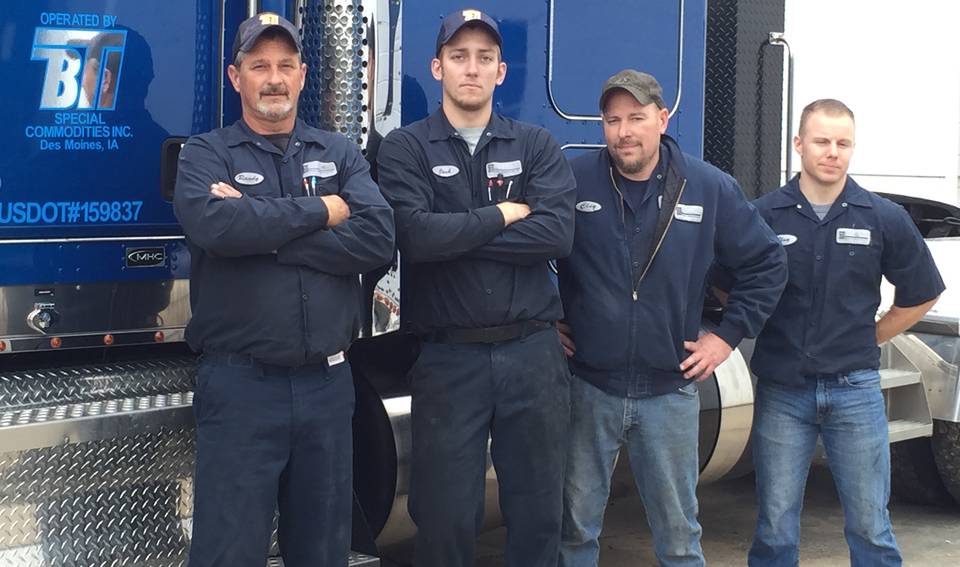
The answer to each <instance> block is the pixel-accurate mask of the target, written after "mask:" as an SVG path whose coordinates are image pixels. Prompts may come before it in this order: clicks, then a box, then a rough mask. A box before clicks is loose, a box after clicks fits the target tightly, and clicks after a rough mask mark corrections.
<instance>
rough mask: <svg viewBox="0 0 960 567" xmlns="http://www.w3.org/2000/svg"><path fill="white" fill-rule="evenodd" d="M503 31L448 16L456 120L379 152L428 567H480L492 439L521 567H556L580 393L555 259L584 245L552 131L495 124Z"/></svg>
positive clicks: (414, 128)
mask: <svg viewBox="0 0 960 567" xmlns="http://www.w3.org/2000/svg"><path fill="white" fill-rule="evenodd" d="M501 44H502V38H501V36H500V32H499V29H498V27H497V23H496V22H495V21H494V20H493V19H492V18H490V17H489V16H487V15H486V14H483V13H481V12H479V11H478V10H462V11H458V12H454V13H452V14H450V15H448V16H447V17H446V18H444V20H443V23H442V24H441V27H440V33H439V35H438V37H437V46H436V47H437V50H436V58H435V59H433V62H432V67H431V68H432V72H433V76H434V78H435V79H436V80H438V81H440V83H441V87H442V93H443V98H442V104H441V107H440V108H439V109H438V110H437V111H436V112H434V113H433V114H432V115H431V116H429V117H428V118H426V119H423V120H420V121H419V122H415V123H413V124H411V125H409V126H407V127H405V128H401V129H399V130H395V131H393V132H391V133H390V134H389V135H388V136H387V137H386V139H384V141H383V143H382V145H381V146H380V152H379V156H378V160H377V161H378V165H379V175H380V186H381V189H382V190H383V193H384V195H385V196H386V197H387V200H388V201H389V202H390V204H391V205H392V206H393V208H394V210H395V212H396V222H397V239H398V242H399V245H400V257H401V260H402V262H403V265H402V268H401V276H402V278H403V281H402V286H401V289H402V294H403V296H402V297H403V310H402V313H401V317H402V326H403V328H404V329H405V330H407V331H408V332H411V333H414V334H416V335H418V336H419V337H420V342H421V352H420V356H419V358H418V359H417V361H416V364H415V365H414V367H413V368H412V369H411V371H410V379H411V387H412V396H413V402H412V403H413V407H412V412H413V414H412V421H413V423H412V432H413V463H412V466H413V471H412V478H411V494H410V513H411V516H412V517H413V519H414V521H415V522H416V524H417V539H416V548H415V564H416V565H418V567H461V566H465V565H472V564H473V553H474V545H475V538H476V536H477V533H478V531H479V529H480V526H481V521H482V518H483V492H484V480H485V479H484V476H485V474H484V473H485V462H486V453H487V441H488V439H489V438H490V437H492V445H491V446H490V451H491V454H492V457H493V464H494V467H495V468H496V471H497V480H498V483H499V486H500V508H501V510H502V512H503V517H504V520H505V521H506V526H507V544H506V562H507V564H508V565H522V566H524V567H548V566H549V567H555V565H556V562H557V547H558V545H559V540H560V513H561V491H562V478H563V467H564V461H565V458H566V449H565V448H566V436H567V425H568V421H569V394H568V391H569V380H570V376H569V373H568V371H567V367H566V362H565V360H564V357H563V352H562V350H561V346H560V342H559V338H558V335H557V330H556V327H555V325H554V323H555V321H557V320H558V319H559V318H560V317H562V314H563V312H562V311H561V307H560V297H559V294H558V293H557V288H556V285H555V284H554V282H553V278H552V274H551V271H550V268H549V266H548V261H549V260H551V259H553V258H559V257H562V256H565V255H567V254H568V253H569V251H570V245H571V242H572V238H573V196H574V180H573V176H572V175H571V172H570V168H569V166H568V165H567V163H566V161H565V160H564V158H563V156H562V154H561V152H560V148H559V146H558V145H557V143H556V142H555V141H554V140H553V138H552V137H551V136H550V134H549V133H547V132H546V131H545V130H543V129H542V128H538V127H535V126H531V125H528V124H523V123H520V122H517V121H514V120H510V119H508V118H504V117H502V116H499V115H497V114H495V113H494V112H493V102H492V97H493V91H494V89H495V87H496V86H497V85H499V84H501V83H502V82H503V79H504V77H505V75H506V64H505V63H504V62H503V61H502V59H501V53H502V52H501V49H500V47H501Z"/></svg>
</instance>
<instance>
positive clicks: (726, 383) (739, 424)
mask: <svg viewBox="0 0 960 567" xmlns="http://www.w3.org/2000/svg"><path fill="white" fill-rule="evenodd" d="M714 376H715V377H716V379H717V389H718V390H719V393H720V430H719V432H718V433H717V443H716V445H714V447H713V453H711V455H710V460H709V461H707V464H706V465H705V466H704V467H703V470H702V471H700V482H702V483H705V482H712V481H715V480H720V479H721V478H723V476H724V475H726V474H727V473H728V472H730V471H731V470H732V469H733V467H734V465H736V464H737V463H738V462H739V461H740V458H741V457H742V456H743V453H744V451H745V450H746V448H747V443H748V442H749V440H750V429H751V428H752V427H753V381H752V380H751V378H750V370H749V368H748V367H747V362H746V361H745V360H744V358H743V354H741V353H740V350H739V349H737V350H734V351H733V352H732V353H731V354H730V357H729V358H727V360H725V361H724V363H723V364H721V365H720V366H718V367H717V369H716V371H714Z"/></svg>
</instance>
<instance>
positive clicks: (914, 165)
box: [784, 0, 960, 205]
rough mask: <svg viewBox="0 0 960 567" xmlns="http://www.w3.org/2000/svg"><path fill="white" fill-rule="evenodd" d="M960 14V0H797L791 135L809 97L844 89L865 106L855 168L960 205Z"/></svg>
mask: <svg viewBox="0 0 960 567" xmlns="http://www.w3.org/2000/svg"><path fill="white" fill-rule="evenodd" d="M958 21H960V2H958V1H957V0H913V1H911V2H903V1H900V0H896V1H894V0H787V2H786V25H785V30H784V31H785V35H786V38H787V41H789V42H790V46H791V48H792V49H793V54H794V119H793V120H794V124H793V128H794V132H792V133H791V134H790V138H791V140H792V136H793V134H795V133H796V128H797V126H798V125H799V120H800V111H801V109H802V108H803V107H804V106H805V105H806V104H807V103H809V102H811V101H813V100H815V99H818V98H837V99H840V100H842V101H843V102H845V103H846V104H847V105H848V106H850V108H851V109H852V110H853V112H854V114H855V115H856V119H857V149H856V152H855V153H854V158H853V162H852V164H851V167H850V172H851V174H852V175H854V176H855V177H856V178H857V179H858V180H859V181H860V182H861V183H862V184H863V185H864V187H866V188H868V189H871V190H873V191H879V192H889V193H900V194H904V195H911V196H916V197H924V198H928V199H934V200H938V201H944V202H947V203H951V204H954V205H960V34H958V33H957V22H958ZM784 84H786V82H785V83H784ZM784 101H786V97H784ZM791 147H792V143H791ZM791 151H792V150H791ZM799 167H800V160H799V158H798V157H797V156H796V155H794V159H793V165H792V169H793V170H794V172H796V171H797V170H798V169H799Z"/></svg>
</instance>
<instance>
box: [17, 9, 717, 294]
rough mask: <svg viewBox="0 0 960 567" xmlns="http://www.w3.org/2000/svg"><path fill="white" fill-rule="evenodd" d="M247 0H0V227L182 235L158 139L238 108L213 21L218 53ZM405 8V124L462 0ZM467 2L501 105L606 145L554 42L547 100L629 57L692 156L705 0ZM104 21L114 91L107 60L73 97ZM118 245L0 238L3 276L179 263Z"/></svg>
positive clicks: (183, 272) (428, 104) (559, 132)
mask: <svg viewBox="0 0 960 567" xmlns="http://www.w3.org/2000/svg"><path fill="white" fill-rule="evenodd" d="M246 4H247V3H246V2H245V1H229V2H226V3H225V7H223V8H221V2H218V1H214V0H193V1H184V2H173V3H171V2H161V1H144V2H136V3H132V2H131V3H117V2H112V1H106V0H73V1H71V0H61V1H56V2H55V1H48V2H24V3H14V4H13V5H12V6H6V7H5V16H4V20H5V25H4V27H3V29H2V30H0V45H2V46H5V47H4V48H3V49H2V50H0V72H2V73H3V76H5V77H8V78H9V77H13V78H15V80H16V84H17V85H18V86H19V87H20V93H19V95H18V96H14V97H8V98H7V100H5V107H6V110H7V113H6V117H5V120H4V121H2V122H0V139H3V140H4V143H5V150H6V151H4V152H3V154H2V155H0V240H5V239H20V238H54V237H57V238H61V237H100V236H112V237H115V236H122V237H123V236H129V237H130V238H131V239H135V238H136V237H138V236H144V235H166V234H171V235H172V234H177V233H179V228H178V227H177V225H176V221H175V218H174V217H173V214H172V208H171V206H170V204H169V203H166V202H164V201H163V200H162V199H161V198H160V193H159V183H158V178H159V154H160V151H159V150H160V144H161V143H162V141H163V140H164V139H166V138H167V137H169V136H189V135H190V134H193V133H197V132H202V131H206V130H209V129H210V128H213V127H215V126H217V125H218V124H219V123H220V121H221V116H220V111H221V110H222V121H223V122H224V123H231V122H233V121H234V120H236V119H237V118H238V117H239V98H238V96H237V94H236V93H235V92H234V91H233V88H232V87H231V86H230V84H229V82H228V81H226V80H224V83H223V89H222V91H218V90H217V85H218V79H219V78H220V77H221V76H222V75H223V74H224V61H223V60H222V59H221V55H220V49H221V44H220V41H221V40H220V37H219V30H220V29H221V25H220V22H221V18H222V21H223V29H224V30H225V32H224V37H223V45H224V46H225V56H226V58H229V57H230V46H231V45H232V42H233V34H234V32H235V30H236V27H237V25H238V24H239V23H240V21H242V20H243V19H244V18H245V17H246ZM288 6H289V3H287V2H283V1H282V0H275V1H273V2H272V3H271V4H270V5H269V6H268V7H270V8H273V9H275V10H277V11H283V12H284V13H286V14H287V15H288V16H292V13H290V8H289V7H288ZM402 6H403V7H402V9H403V38H402V44H403V63H402V65H403V93H402V116H403V122H404V123H409V122H410V121H413V120H416V119H419V118H422V117H424V116H426V115H427V114H428V113H429V112H431V111H433V110H434V109H435V108H436V107H437V105H438V104H439V99H440V88H439V84H438V83H437V82H436V81H435V80H434V79H433V78H432V76H431V75H430V71H429V64H430V60H431V59H432V57H433V55H434V48H435V41H436V32H437V27H438V25H439V23H440V20H441V18H442V17H443V16H444V15H445V14H446V13H447V12H448V11H449V10H451V9H452V8H453V7H455V6H456V7H459V5H456V4H454V3H451V2H449V0H417V1H413V0H409V1H407V2H403V4H402ZM681 6H682V18H681ZM476 7H478V8H480V9H482V10H485V11H487V12H488V13H490V14H491V15H493V16H494V17H495V18H497V19H498V21H499V22H500V26H501V30H502V32H503V35H504V40H505V45H504V60H505V61H506V62H507V64H508V71H507V79H506V82H505V83H504V85H502V86H501V87H500V88H498V89H497V91H496V94H495V96H494V102H495V105H496V109H497V111H498V112H501V113H503V114H505V115H507V116H511V117H515V118H518V119H520V120H524V121H528V122H532V123H536V124H541V125H543V126H545V127H547V128H548V129H550V130H551V131H552V132H553V133H554V135H555V136H556V137H557V139H558V140H559V141H560V142H561V143H562V144H597V143H602V141H603V139H602V132H601V129H600V125H599V123H598V122H596V121H579V120H568V119H566V118H564V117H563V116H561V114H559V113H558V111H557V109H556V108H555V106H554V104H553V103H551V100H550V96H549V92H548V81H547V77H548V56H549V55H550V53H551V49H552V53H553V55H554V59H555V61H554V72H555V73H554V77H553V79H554V80H553V86H554V95H555V102H556V104H557V105H558V106H559V107H560V108H561V109H562V110H563V111H564V112H568V113H575V114H595V101H596V96H597V93H598V92H599V88H600V85H601V83H602V81H603V79H604V78H605V77H607V76H608V75H610V74H612V73H614V72H616V71H617V70H619V69H621V68H623V67H628V66H629V67H635V68H639V69H642V70H647V71H650V72H652V73H654V74H656V75H657V76H658V77H659V78H660V80H661V81H662V82H663V85H664V88H665V91H666V92H665V97H666V99H667V100H668V101H673V100H674V99H675V98H676V96H677V92H682V96H681V98H680V102H679V104H678V107H677V110H676V113H675V114H674V115H673V117H672V119H671V123H670V133H671V134H672V135H674V136H675V137H677V138H678V139H679V141H680V143H681V145H682V146H683V147H684V148H685V149H686V150H687V151H689V152H691V153H694V154H697V155H699V154H700V153H701V148H702V138H703V108H702V107H703V78H704V36H705V0H670V1H667V0H663V1H656V2H654V1H650V0H646V1H634V2H618V1H614V0H598V1H597V2H594V3H591V4H590V7H589V9H587V8H585V7H583V5H582V4H581V3H579V2H575V1H574V0H553V1H538V2H532V1H531V2H517V1H516V0H487V1H484V2H479V3H478V5H477V6H476ZM393 8H394V4H392V3H391V9H393ZM281 9H282V10H281ZM551 10H553V14H554V19H553V27H552V29H551V26H550V14H551ZM681 22H682V25H681ZM50 30H54V31H53V32H51V31H50ZM681 30H682V31H683V47H682V48H683V57H682V63H681V64H682V79H681V78H680V75H681V73H679V72H678V67H677V64H678V62H677V59H678V57H679V52H680V46H679V43H678V42H679V39H680V35H679V34H680V31H681ZM551 31H552V32H553V39H554V41H553V44H552V45H551V41H550V34H551ZM99 33H105V34H115V35H119V36H122V41H119V42H118V44H117V45H113V46H108V49H107V51H106V52H107V53H110V52H115V53H116V55H114V56H113V57H116V58H118V61H119V64H120V65H119V67H120V71H119V73H117V77H116V78H117V79H118V80H117V81H116V84H117V85H118V88H117V96H116V98H115V100H114V101H109V100H106V99H104V98H102V97H98V96H97V94H96V93H97V85H101V86H102V85H105V84H106V83H105V82H104V74H103V73H101V74H100V75H97V76H94V80H92V81H90V84H92V85H93V94H92V95H91V94H87V95H86V97H85V96H84V93H85V92H86V91H85V89H84V88H83V85H82V82H83V81H82V78H83V77H84V69H85V67H84V65H86V64H87V58H88V51H93V49H91V43H92V42H91V40H92V39H93V38H94V37H95V36H96V35H97V34H99ZM111 50H112V51H111ZM220 94H222V96H223V99H222V102H221V101H219V100H218V99H217V95H220ZM88 101H89V102H88ZM221 105H222V106H221ZM68 140H69V144H68ZM114 143H115V146H114V145H113V144H114ZM96 144H99V146H98V145H96ZM68 145H69V147H71V148H74V149H67V147H68ZM125 244H131V245H137V244H139V243H137V242H135V241H134V240H131V241H130V243H116V242H113V243H86V244H69V245H64V244H42V245H41V244H22V245H3V246H0V267H2V268H3V269H0V286H3V285H15V284H24V283H54V282H78V283H80V282H94V281H124V280H140V279H151V278H155V279H169V278H170V277H186V276H187V275H188V274H187V272H188V268H189V266H188V264H189V262H188V259H187V256H188V255H187V253H186V250H184V249H182V248H183V247H182V243H181V244H171V243H167V244H165V245H164V246H165V248H166V252H167V257H168V262H167V263H166V264H165V265H164V266H160V267H156V268H149V269H137V270H130V269H127V268H125V267H124V263H123V253H122V251H123V246H124V245H125Z"/></svg>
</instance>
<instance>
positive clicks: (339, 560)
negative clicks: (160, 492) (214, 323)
mask: <svg viewBox="0 0 960 567" xmlns="http://www.w3.org/2000/svg"><path fill="white" fill-rule="evenodd" d="M353 406H354V388H353V378H352V376H351V372H350V365H349V364H347V363H346V362H343V363H340V364H337V365H335V366H332V367H329V368H328V367H327V366H326V365H325V364H313V365H306V366H302V367H298V368H282V367H275V366H271V365H263V364H259V363H256V362H254V361H252V360H250V358H249V357H247V356H242V355H220V354H217V355H205V356H204V357H203V358H202V360H201V362H200V365H199V368H198V370H197V384H196V388H195V390H194V398H193V410H194V414H195V416H196V421H197V465H196V477H195V486H194V514H193V537H192V542H191V549H190V561H189V567H263V566H264V565H266V561H267V554H268V553H269V548H270V537H271V532H272V529H273V518H274V512H275V511H276V510H277V509H278V508H279V511H280V523H279V533H278V536H279V540H280V552H281V554H282V555H283V559H284V564H285V565H286V567H334V566H336V567H345V566H346V565H347V556H348V554H349V551H350V532H351V512H352V495H353V484H352V468H353V456H352V455H353V437H352V428H351V427H352V426H351V419H352V416H353Z"/></svg>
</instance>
